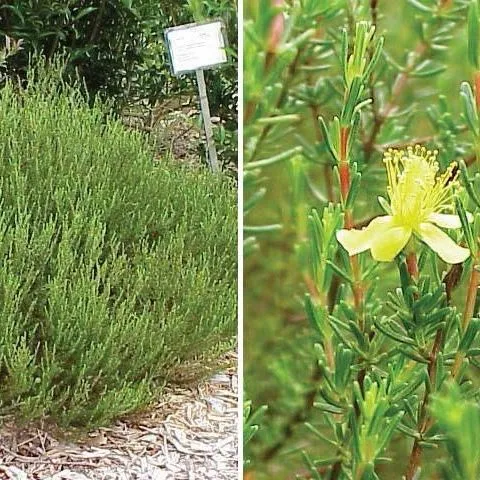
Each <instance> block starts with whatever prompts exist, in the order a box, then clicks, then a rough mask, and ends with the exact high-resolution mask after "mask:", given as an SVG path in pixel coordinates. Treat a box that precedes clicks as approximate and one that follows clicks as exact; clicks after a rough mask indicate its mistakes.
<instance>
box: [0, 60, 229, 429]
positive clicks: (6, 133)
mask: <svg viewBox="0 0 480 480" xmlns="http://www.w3.org/2000/svg"><path fill="white" fill-rule="evenodd" d="M53 72H54V73H48V74H47V73H46V72H45V71H44V70H43V68H40V69H36V70H35V71H31V72H30V73H29V75H28V84H27V86H26V87H25V88H24V89H22V90H20V91H19V90H18V87H17V86H16V85H14V84H13V83H10V82H8V83H7V85H6V86H5V88H3V89H2V90H1V92H0V158H1V162H0V192H1V208H0V212H1V213H0V248H1V254H0V258H1V268H0V299H1V300H0V315H1V317H2V321H1V322H0V413H1V414H6V413H8V412H11V411H15V412H17V413H19V414H20V415H21V416H24V417H25V418H28V419H35V418H40V417H51V418H53V419H54V420H55V421H57V422H59V423H61V424H70V425H90V424H95V423H100V422H105V421H108V420H109V419H111V418H112V417H115V416H118V415H120V414H123V413H125V412H128V411H130V410H132V409H135V408H138V407H140V406H142V405H145V404H146V403H147V402H148V401H150V400H152V399H153V398H154V395H156V394H158V391H159V387H161V386H162V385H164V384H165V383H167V382H179V381H186V380H189V379H194V378H197V377H198V376H199V375H201V374H204V373H205V370H206V369H209V368H212V367H214V366H215V365H216V364H217V363H218V362H217V360H218V357H219V355H220V354H221V353H222V352H224V351H225V350H226V349H228V348H229V347H231V344H232V338H233V335H234V332H235V317H236V313H235V311H236V307H235V305H236V294H235V291H236V285H235V284H236V280H235V279H236V260H235V257H236V239H235V234H234V232H235V231H236V227H235V225H236V215H235V207H234V205H235V195H234V191H233V188H232V187H231V185H230V183H229V182H228V181H227V180H225V179H224V178H222V177H220V176H212V175H211V174H209V173H208V172H204V171H194V170H186V169H183V168H180V167H178V166H174V165H171V164H159V165H155V164H154V162H153V160H152V158H153V157H152V155H151V152H150V150H149V147H148V146H147V142H146V141H145V139H144V138H143V137H142V136H141V135H140V134H138V133H134V132H130V131H126V130H125V129H124V127H123V126H122V125H121V124H120V123H119V122H118V121H116V120H115V119H113V118H112V117H110V116H108V115H106V114H105V111H104V110H105V109H104V108H103V107H102V105H100V104H98V103H97V104H96V105H95V106H94V107H93V108H89V106H88V104H87V102H86V100H85V99H84V97H83V96H82V94H81V92H80V91H79V90H78V89H77V88H75V87H71V86H67V85H66V84H64V83H63V82H62V81H61V80H59V78H60V77H61V75H60V74H59V70H58V69H53Z"/></svg>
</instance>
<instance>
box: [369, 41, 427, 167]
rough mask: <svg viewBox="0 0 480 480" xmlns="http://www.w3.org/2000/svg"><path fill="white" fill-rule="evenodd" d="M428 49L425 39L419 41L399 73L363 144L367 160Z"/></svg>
mask: <svg viewBox="0 0 480 480" xmlns="http://www.w3.org/2000/svg"><path fill="white" fill-rule="evenodd" d="M427 49H428V46H427V44H426V43H425V42H424V41H421V42H419V43H418V45H417V46H416V47H415V50H414V51H413V53H412V55H410V58H409V60H408V63H407V67H406V68H405V70H403V71H402V72H400V73H399V74H398V75H397V78H396V79H395V81H394V83H393V88H392V94H391V98H390V100H389V102H388V103H387V104H386V105H385V106H384V107H383V109H382V110H381V111H380V112H379V113H378V114H377V115H375V118H374V122H373V127H372V130H371V132H370V135H369V137H368V138H367V140H366V141H365V142H364V144H363V151H364V153H365V160H366V161H368V160H369V159H370V157H371V156H372V153H373V151H374V150H375V148H374V147H375V142H376V139H377V136H378V134H379V133H380V130H381V129H382V127H383V124H384V123H385V121H386V120H387V119H388V118H389V116H390V114H391V113H392V111H393V110H394V109H395V107H396V105H397V102H398V100H399V97H400V95H401V93H402V92H403V90H404V89H405V87H406V86H407V82H408V79H409V77H410V74H411V73H412V71H413V69H414V68H415V66H416V65H417V62H418V61H419V60H420V59H421V58H422V57H423V55H425V53H426V52H427Z"/></svg>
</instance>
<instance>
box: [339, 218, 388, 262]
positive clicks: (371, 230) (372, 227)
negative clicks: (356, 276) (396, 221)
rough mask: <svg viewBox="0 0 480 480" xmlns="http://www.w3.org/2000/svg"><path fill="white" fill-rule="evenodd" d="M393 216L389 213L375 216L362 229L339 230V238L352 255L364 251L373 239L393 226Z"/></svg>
mask: <svg viewBox="0 0 480 480" xmlns="http://www.w3.org/2000/svg"><path fill="white" fill-rule="evenodd" d="M392 223H393V218H392V217H391V216H389V215H385V216H383V217H376V218H374V219H373V220H372V221H371V222H370V223H369V224H368V226H367V227H366V228H362V230H353V229H352V230H339V231H338V232H337V240H338V241H339V242H340V244H341V245H342V247H343V248H344V249H345V250H346V251H347V252H348V254H349V255H350V256H353V255H357V253H360V252H364V251H365V250H368V249H369V248H370V247H371V244H372V241H373V240H374V239H375V238H376V237H377V236H378V235H381V234H382V233H383V232H384V231H385V230H387V229H389V228H391V226H392Z"/></svg>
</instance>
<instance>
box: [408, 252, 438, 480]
mask: <svg viewBox="0 0 480 480" xmlns="http://www.w3.org/2000/svg"><path fill="white" fill-rule="evenodd" d="M407 270H408V272H409V274H410V276H411V277H412V279H414V280H415V281H417V280H418V276H419V270H418V263H417V257H416V254H415V253H414V252H410V253H409V254H408V255H407ZM443 342H444V335H443V327H441V328H439V329H438V330H437V333H436V334H435V340H434V342H433V346H432V350H431V352H430V355H429V359H428V367H427V372H428V378H429V385H431V386H432V387H433V388H434V386H435V382H436V377H437V357H438V354H439V352H440V350H441V348H442V345H443ZM430 394H431V392H430V390H429V388H428V387H425V393H424V395H423V400H422V404H421V406H420V414H419V421H418V433H419V436H418V437H417V438H415V440H414V442H413V447H412V451H411V453H410V457H409V461H408V467H407V473H406V475H405V479H406V480H414V478H415V475H416V473H417V471H418V469H419V467H420V464H421V460H422V445H421V442H422V440H423V435H424V434H425V432H426V431H427V430H428V429H429V428H430V426H431V419H430V417H429V415H428V404H429V401H430Z"/></svg>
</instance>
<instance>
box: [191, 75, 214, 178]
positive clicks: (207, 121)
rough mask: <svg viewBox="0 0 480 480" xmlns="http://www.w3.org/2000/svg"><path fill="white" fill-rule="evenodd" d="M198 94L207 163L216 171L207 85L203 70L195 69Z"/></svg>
mask: <svg viewBox="0 0 480 480" xmlns="http://www.w3.org/2000/svg"><path fill="white" fill-rule="evenodd" d="M196 74H197V84H198V94H199V96H200V107H201V109H202V116H203V125H204V127H205V137H206V140H207V152H208V155H207V158H208V164H209V165H210V168H211V169H212V171H213V172H218V170H219V166H218V158H217V149H216V148H215V141H214V139H213V129H212V120H211V118H210V105H209V104H208V96H207V85H206V84H205V75H204V74H203V70H196Z"/></svg>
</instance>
